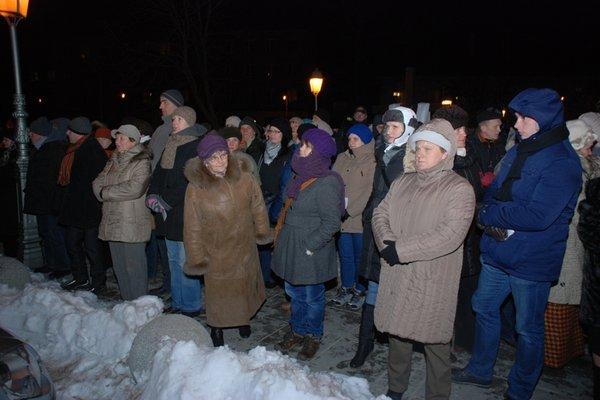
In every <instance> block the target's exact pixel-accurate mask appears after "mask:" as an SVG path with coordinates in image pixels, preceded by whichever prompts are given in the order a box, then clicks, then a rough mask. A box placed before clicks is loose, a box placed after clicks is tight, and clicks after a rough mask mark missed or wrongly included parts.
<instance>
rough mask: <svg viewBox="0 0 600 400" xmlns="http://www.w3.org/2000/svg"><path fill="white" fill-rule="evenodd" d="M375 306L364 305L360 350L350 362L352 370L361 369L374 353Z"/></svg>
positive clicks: (357, 350) (359, 334)
mask: <svg viewBox="0 0 600 400" xmlns="http://www.w3.org/2000/svg"><path fill="white" fill-rule="evenodd" d="M374 313H375V306H372V305H370V304H367V303H365V304H364V305H363V311H362V317H361V319H360V329H359V331H358V348H357V349H356V354H355V355H354V358H353V359H352V360H351V361H350V366H351V367H352V368H359V367H361V366H362V365H363V364H364V363H365V360H366V359H367V356H368V355H369V354H371V352H372V351H373V347H374V345H375V315H374Z"/></svg>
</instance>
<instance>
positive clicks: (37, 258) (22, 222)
mask: <svg viewBox="0 0 600 400" xmlns="http://www.w3.org/2000/svg"><path fill="white" fill-rule="evenodd" d="M28 6H29V1H28V0H0V15H2V16H3V17H4V19H5V20H6V22H7V23H8V26H9V28H10V39H11V45H12V56H13V68H14V70H15V94H14V101H13V104H14V106H15V110H14V112H13V117H14V118H15V120H16V122H17V126H16V129H17V132H16V142H17V154H18V157H17V168H18V173H19V177H18V178H19V179H18V180H17V193H18V210H19V259H20V260H21V261H22V262H23V263H24V264H25V265H27V266H29V267H30V268H37V267H41V266H42V264H43V257H42V249H41V246H40V238H39V237H38V234H37V224H36V221H35V219H34V216H33V215H29V214H23V189H24V188H25V186H26V184H27V167H28V164H29V137H28V136H27V121H26V118H27V112H26V111H25V96H24V95H23V92H22V91H21V72H20V68H19V51H18V47H17V29H16V26H17V24H18V23H19V21H20V20H21V19H23V18H25V17H26V16H27V8H28Z"/></svg>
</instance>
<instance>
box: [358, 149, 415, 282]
mask: <svg viewBox="0 0 600 400" xmlns="http://www.w3.org/2000/svg"><path fill="white" fill-rule="evenodd" d="M385 148H386V144H385V143H384V144H382V145H381V146H379V147H377V148H376V149H375V159H376V161H377V167H375V176H374V177H373V190H372V192H371V197H370V198H369V201H368V202H367V205H366V206H365V210H364V211H363V246H362V255H361V258H360V275H361V276H362V277H364V278H366V279H368V280H370V281H374V282H379V273H380V271H381V264H380V261H379V259H380V255H379V251H378V250H377V246H376V245H375V239H374V237H373V229H372V226H371V220H372V218H373V211H374V210H375V207H377V206H378V205H379V203H381V201H382V200H383V199H384V198H385V195H386V194H387V192H388V191H389V190H390V185H391V184H392V182H393V181H394V179H396V178H398V177H399V176H401V175H402V174H403V173H404V155H405V154H406V145H404V146H402V147H401V148H400V150H399V151H398V153H396V154H395V155H394V156H393V157H392V159H391V160H390V161H389V162H388V164H387V165H385V163H384V162H383V154H384V150H385Z"/></svg>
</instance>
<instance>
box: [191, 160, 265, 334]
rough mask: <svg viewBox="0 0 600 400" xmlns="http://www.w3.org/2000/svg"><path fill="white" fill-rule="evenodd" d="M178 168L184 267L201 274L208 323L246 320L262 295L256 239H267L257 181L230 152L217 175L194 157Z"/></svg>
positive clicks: (236, 323) (243, 322)
mask: <svg viewBox="0 0 600 400" xmlns="http://www.w3.org/2000/svg"><path fill="white" fill-rule="evenodd" d="M184 173H185V176H186V178H187V179H188V181H189V184H188V187H187V189H186V193H185V205H184V223H183V241H184V246H185V253H186V265H185V267H184V271H185V273H186V274H189V275H204V284H205V297H204V301H205V304H206V315H207V320H208V321H207V322H208V325H210V326H211V327H216V328H224V327H232V326H241V325H249V321H250V318H252V316H254V314H256V312H257V311H258V309H259V308H260V307H261V305H262V303H263V302H264V301H265V298H266V297H265V286H264V283H263V277H262V273H261V270H260V262H259V258H258V249H257V247H256V244H257V241H258V242H262V241H266V242H268V241H269V240H270V238H269V236H270V232H271V229H270V227H269V218H268V215H267V209H266V207H265V202H264V201H263V197H262V192H261V190H260V186H259V185H258V183H257V182H256V179H255V178H254V177H253V176H252V175H251V172H250V169H249V166H248V165H247V164H246V163H245V162H243V161H241V160H240V159H238V158H237V157H236V156H234V155H230V158H229V165H228V167H227V172H226V174H225V177H223V178H218V177H216V176H214V175H213V174H212V173H211V172H209V170H208V169H207V168H206V166H205V165H204V162H203V161H202V160H200V159H199V158H198V157H195V158H193V159H191V160H189V161H188V162H187V164H186V167H185V171H184Z"/></svg>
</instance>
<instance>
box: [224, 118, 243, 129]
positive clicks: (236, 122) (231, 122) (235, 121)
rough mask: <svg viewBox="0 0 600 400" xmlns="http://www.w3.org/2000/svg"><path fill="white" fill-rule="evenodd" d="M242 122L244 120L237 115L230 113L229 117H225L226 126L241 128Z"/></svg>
mask: <svg viewBox="0 0 600 400" xmlns="http://www.w3.org/2000/svg"><path fill="white" fill-rule="evenodd" d="M240 122H242V120H241V119H240V117H238V116H237V115H230V116H229V117H227V118H226V119H225V126H226V127H229V126H233V127H235V128H239V127H240Z"/></svg>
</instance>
